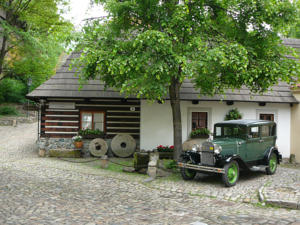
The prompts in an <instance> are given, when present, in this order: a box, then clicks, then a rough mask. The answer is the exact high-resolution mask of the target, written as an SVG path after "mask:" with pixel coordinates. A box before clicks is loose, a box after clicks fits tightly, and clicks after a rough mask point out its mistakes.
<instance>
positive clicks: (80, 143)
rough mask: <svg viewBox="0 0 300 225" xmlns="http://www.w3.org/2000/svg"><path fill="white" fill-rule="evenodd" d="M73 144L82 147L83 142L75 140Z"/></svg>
mask: <svg viewBox="0 0 300 225" xmlns="http://www.w3.org/2000/svg"><path fill="white" fill-rule="evenodd" d="M74 145H75V148H82V147H83V142H82V141H75V142H74Z"/></svg>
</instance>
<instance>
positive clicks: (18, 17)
mask: <svg viewBox="0 0 300 225" xmlns="http://www.w3.org/2000/svg"><path fill="white" fill-rule="evenodd" d="M67 5H68V1H67V0H43V1H40V0H11V1H7V0H0V8H2V9H3V10H4V11H6V14H7V16H6V19H5V20H3V19H2V18H1V19H0V27H1V28H2V29H1V30H0V38H6V39H7V40H8V41H7V44H6V45H7V46H5V47H6V49H8V50H9V51H7V52H6V54H5V55H4V56H2V57H1V54H0V62H1V64H0V66H1V71H2V73H1V74H0V87H1V89H0V103H1V102H22V101H24V99H25V95H26V94H27V93H28V92H30V91H32V90H33V89H35V88H36V87H38V86H39V85H40V84H42V83H43V82H44V81H45V80H47V79H49V78H50V77H51V76H52V75H53V74H55V69H56V66H57V64H58V62H59V59H60V56H61V55H62V54H63V52H64V51H65V49H66V42H67V40H69V39H70V37H71V35H72V32H73V25H72V24H71V23H70V22H68V21H65V20H64V18H62V16H61V14H62V13H63V12H64V11H63V10H64V9H66V7H63V6H67ZM2 45H3V44H2ZM1 47H2V46H0V48H1ZM29 80H31V81H32V84H31V85H30V87H29V86H28V81H29Z"/></svg>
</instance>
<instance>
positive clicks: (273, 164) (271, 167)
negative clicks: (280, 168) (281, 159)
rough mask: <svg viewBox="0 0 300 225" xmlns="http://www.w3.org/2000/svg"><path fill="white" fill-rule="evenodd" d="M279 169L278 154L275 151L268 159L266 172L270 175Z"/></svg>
mask: <svg viewBox="0 0 300 225" xmlns="http://www.w3.org/2000/svg"><path fill="white" fill-rule="evenodd" d="M276 169H277V155H276V154H275V153H274V152H273V153H272V154H271V156H270V158H269V161H268V167H267V168H266V172H267V174H268V175H273V174H274V173H275V172H276Z"/></svg>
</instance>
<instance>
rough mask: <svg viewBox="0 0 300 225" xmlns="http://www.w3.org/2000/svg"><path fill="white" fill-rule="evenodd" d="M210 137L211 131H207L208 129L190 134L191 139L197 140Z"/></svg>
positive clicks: (201, 129) (197, 130) (200, 129)
mask: <svg viewBox="0 0 300 225" xmlns="http://www.w3.org/2000/svg"><path fill="white" fill-rule="evenodd" d="M209 135H210V130H209V129H207V128H199V129H196V130H193V131H192V132H191V133H190V137H191V138H197V137H202V136H203V137H204V136H205V137H206V136H209Z"/></svg>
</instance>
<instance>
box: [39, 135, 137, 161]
mask: <svg viewBox="0 0 300 225" xmlns="http://www.w3.org/2000/svg"><path fill="white" fill-rule="evenodd" d="M92 140H93V139H83V149H82V152H83V156H84V157H88V156H90V153H89V144H90V142H91V141H92ZM111 140H112V139H106V140H105V141H106V143H107V145H108V152H107V155H108V156H113V154H112V151H111V147H110V144H111ZM137 146H139V143H138V141H137ZM38 148H39V149H45V150H46V155H47V154H48V152H49V150H52V149H75V146H74V144H73V141H72V139H71V138H40V140H39V141H38Z"/></svg>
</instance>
